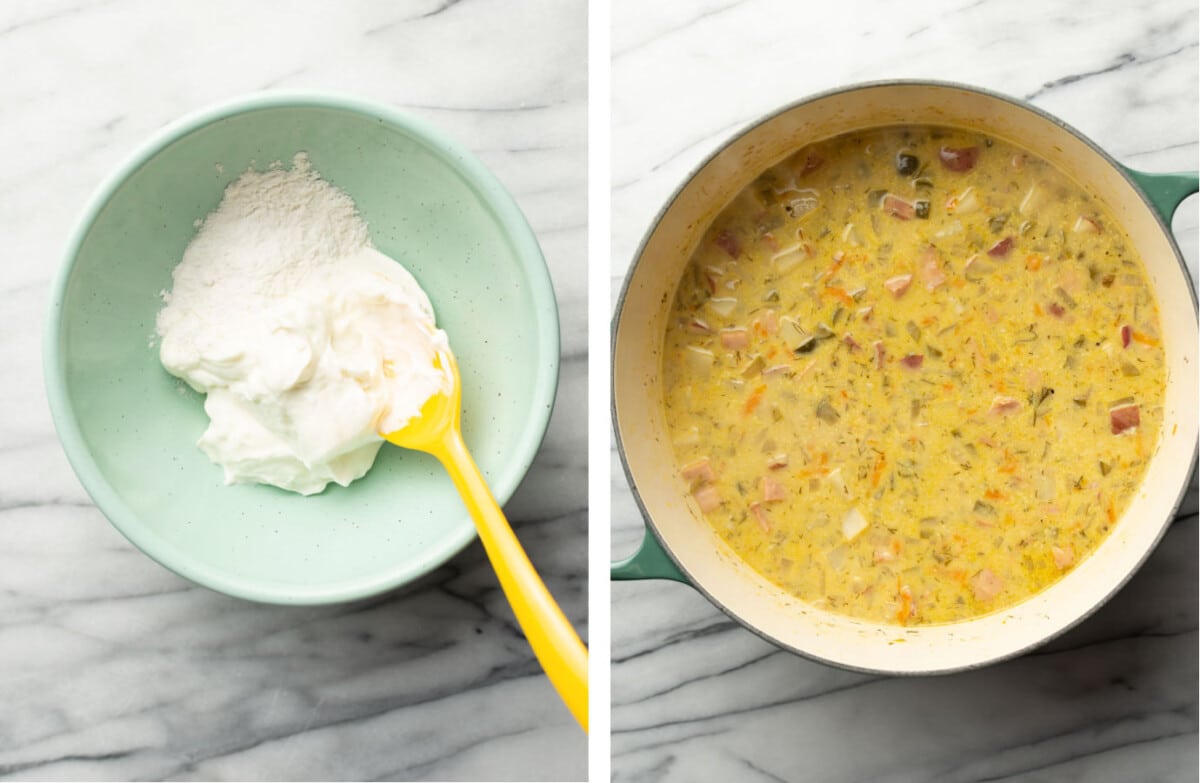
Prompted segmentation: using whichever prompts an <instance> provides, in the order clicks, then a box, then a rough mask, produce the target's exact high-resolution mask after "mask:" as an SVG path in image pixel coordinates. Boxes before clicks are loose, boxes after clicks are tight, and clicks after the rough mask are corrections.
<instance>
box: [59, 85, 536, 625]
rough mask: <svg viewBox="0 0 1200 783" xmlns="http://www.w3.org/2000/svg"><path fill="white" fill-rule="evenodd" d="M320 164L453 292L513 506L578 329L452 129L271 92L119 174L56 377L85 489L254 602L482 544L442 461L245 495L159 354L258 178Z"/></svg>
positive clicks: (163, 555)
mask: <svg viewBox="0 0 1200 783" xmlns="http://www.w3.org/2000/svg"><path fill="white" fill-rule="evenodd" d="M300 151H304V152H307V153H308V155H309V158H310V159H311V162H312V165H313V167H314V168H315V169H316V171H317V172H319V173H320V175H321V176H322V177H323V178H325V179H326V180H328V181H329V182H331V183H333V184H334V185H336V186H337V187H339V188H341V189H343V190H345V191H346V192H347V193H348V194H349V195H350V196H351V197H352V198H353V199H354V201H355V203H356V204H357V206H358V209H359V211H360V213H361V215H362V217H363V218H364V219H365V220H366V222H367V224H368V226H369V230H370V236H371V240H372V241H373V243H374V244H375V246H376V247H377V248H379V250H381V251H382V252H383V253H385V254H387V255H390V256H392V257H393V258H396V259H397V260H399V261H400V262H401V263H403V264H404V265H405V266H406V267H407V268H408V269H409V271H411V272H412V273H413V275H414V276H415V277H416V278H417V280H418V282H420V284H421V285H422V287H424V288H425V290H426V291H427V292H428V294H429V296H430V299H431V300H432V301H433V305H434V309H435V311H436V314H437V320H438V324H439V325H440V326H441V327H442V328H443V329H445V331H446V332H447V334H448V335H449V338H450V344H451V346H452V348H453V349H454V351H455V354H456V355H457V357H458V363H459V366H460V368H461V372H462V382H463V429H464V433H465V437H466V441H467V444H468V446H469V447H470V449H471V451H472V452H473V454H474V456H475V458H476V460H477V462H478V463H479V466H480V468H481V469H482V470H483V472H484V474H485V476H486V477H487V479H488V481H489V483H490V484H491V487H492V490H493V492H494V494H495V495H496V498H497V500H499V501H500V502H501V503H503V502H505V501H506V500H507V499H508V498H509V497H510V496H511V495H512V493H513V491H514V490H515V489H516V487H517V485H518V483H519V482H520V481H521V479H522V477H523V476H524V475H525V473H526V471H527V470H528V468H529V465H530V463H531V462H532V460H533V457H534V454H535V453H536V451H537V449H538V447H539V445H540V443H541V440H542V437H543V435H544V433H545V430H546V426H547V424H548V422H549V418H550V412H551V408H552V406H553V402H554V395H555V390H556V386H557V382H558V359H559V332H558V316H557V310H556V305H555V300H554V293H553V289H552V287H551V283H550V277H549V274H548V272H547V269H546V265H545V262H544V260H543V258H542V254H541V250H540V249H539V247H538V243H537V240H536V238H535V237H534V235H533V232H532V231H531V230H530V227H529V225H528V223H527V222H526V220H525V218H524V217H523V216H522V214H521V212H520V210H519V208H518V207H517V205H516V203H515V202H514V201H513V199H512V197H511V196H510V195H509V194H508V193H507V192H506V191H505V190H504V188H503V186H502V185H501V184H500V183H499V181H497V179H496V178H495V177H494V176H493V175H492V174H491V173H490V172H489V171H488V170H487V169H486V168H484V166H483V165H482V164H481V163H480V162H479V161H478V160H477V159H476V158H475V157H474V156H472V155H471V154H470V153H468V152H467V151H466V150H465V149H463V148H462V147H460V146H459V145H458V144H456V143H454V142H453V141H452V140H450V139H449V138H447V137H446V135H445V134H443V133H442V132H441V131H439V130H437V129H435V128H433V127H431V126H429V125H427V124H426V123H424V122H421V121H418V120H416V119H414V118H412V117H408V116H406V115H404V114H402V113H401V112H398V111H396V110H394V109H392V108H390V107H387V106H383V105H377V104H372V103H368V102H365V101H360V100H354V99H350V98H345V97H338V96H331V95H314V94H308V93H305V94H295V93H287V94H268V95H257V96H250V97H247V98H242V99H238V100H234V101H232V102H230V103H225V104H223V105H220V106H216V107H213V108H210V109H207V110H204V111H201V112H198V113H196V114H193V115H191V116H188V117H185V118H183V119H181V120H179V121H178V122H175V123H173V124H172V125H170V126H169V127H167V128H165V129H164V130H163V131H161V132H160V133H158V134H157V135H155V136H154V138H152V139H151V140H150V141H148V142H147V143H146V144H145V145H143V146H142V147H141V148H140V149H139V150H138V151H137V152H136V153H134V154H133V155H132V157H130V158H129V159H128V160H127V161H126V162H125V163H124V164H123V165H121V166H120V168H119V169H117V171H116V172H115V173H114V174H113V175H112V176H111V177H109V178H108V180H107V181H106V182H104V184H103V185H102V186H101V187H100V189H99V191H98V192H97V193H96V195H95V196H94V197H93V199H92V200H91V203H90V204H89V205H88V206H87V208H86V209H85V210H84V213H83V215H82V217H81V218H80V220H79V223H78V226H77V227H76V229H75V231H74V233H73V235H72V236H71V238H70V240H69V242H68V244H67V249H66V255H65V258H64V259H63V263H62V268H61V269H60V271H59V274H58V277H57V279H56V281H55V282H54V285H53V291H52V299H51V303H50V308H49V313H48V315H47V327H46V330H45V346H44V348H45V357H44V358H45V375H46V386H47V393H48V396H49V401H50V408H51V412H52V414H53V417H54V422H55V426H56V427H57V429H58V433H59V437H60V439H61V440H62V443H63V447H64V448H65V450H66V453H67V456H68V458H69V459H70V462H71V465H72V466H73V467H74V469H75V472H76V473H77V474H78V476H79V479H80V481H81V482H82V483H83V485H84V487H85V488H86V489H87V491H88V493H89V494H90V495H91V496H92V498H93V499H94V500H95V502H96V505H97V506H98V507H99V508H100V509H101V510H102V511H103V512H104V514H105V515H106V516H107V517H108V519H109V520H110V521H111V522H112V524H113V525H114V526H116V528H117V529H118V530H119V531H120V532H121V533H122V534H124V535H125V537H126V538H128V539H129V540H130V541H132V542H133V543H134V544H136V545H137V546H138V547H139V548H140V549H141V550H142V551H144V552H145V553H146V554H148V555H150V556H151V557H153V558H154V559H155V560H157V561H158V562H159V563H161V564H162V565H164V566H166V567H167V568H169V569H171V570H172V571H174V572H176V573H177V574H179V575H181V576H184V577H187V578H188V579H191V580H193V581H195V582H198V583H200V584H202V585H205V586H207V587H210V588H212V589H214V590H219V591H222V592H225V593H228V594H230V595H234V596H239V597H242V598H247V599H252V600H257V601H265V602H273V603H287V604H317V603H328V602H336V601H347V600H351V599H357V598H363V597H366V596H370V595H373V594H377V593H380V592H382V591H385V590H388V589H391V588H394V587H397V586H399V585H402V584H404V583H406V582H409V581H410V580H412V579H415V578H416V577H418V576H420V575H422V574H424V573H426V572H428V571H430V570H431V569H433V568H435V567H437V566H438V565H440V564H441V563H444V562H445V561H446V560H448V559H449V558H450V557H452V556H453V555H454V554H455V553H457V552H458V551H459V550H461V549H462V548H463V547H464V546H465V545H466V544H467V543H468V542H470V541H471V540H472V539H473V538H474V536H475V529H474V526H473V525H472V523H471V521H470V519H469V518H468V516H467V514H466V511H465V509H464V507H463V505H462V502H461V500H460V499H459V497H458V495H457V494H456V492H455V490H454V487H453V485H452V484H451V482H450V480H449V478H447V476H446V475H445V472H444V471H443V470H442V469H441V468H440V466H439V465H438V464H437V463H436V462H435V460H434V459H433V458H432V457H428V456H426V455H424V454H418V453H414V452H406V451H403V450H401V449H399V448H396V447H392V446H387V445H385V446H384V448H383V449H382V450H381V451H380V453H379V457H378V459H377V460H376V462H375V466H374V467H373V468H372V469H371V470H370V472H369V473H368V474H367V475H366V476H365V477H364V478H362V479H360V480H358V481H356V482H354V483H353V484H351V485H350V486H349V487H339V486H336V485H332V486H330V487H329V488H328V489H326V490H325V492H323V493H322V494H319V495H314V496H310V497H302V496H300V495H296V494H293V493H290V492H285V491H283V490H279V489H275V488H273V487H268V486H261V485H237V486H226V485H225V484H224V483H223V474H222V471H221V468H219V467H218V466H216V465H214V464H212V463H211V462H209V460H208V459H207V458H206V457H205V456H204V454H202V453H201V452H200V450H199V449H198V448H197V447H196V441H197V439H198V438H199V437H200V434H201V433H202V432H203V430H204V429H205V427H206V426H207V421H208V420H207V417H206V416H205V414H204V410H203V399H202V397H201V396H200V395H198V394H196V393H194V392H192V391H191V390H189V389H188V388H187V387H186V385H185V384H183V382H182V381H179V380H177V379H176V378H174V377H172V376H170V375H168V374H167V372H166V371H165V370H163V368H162V366H161V365H160V364H159V361H158V353H157V350H156V348H155V347H153V343H154V339H153V338H154V322H155V316H156V314H157V312H158V310H159V309H160V308H161V307H162V299H161V298H160V292H161V291H163V290H164V289H169V288H170V287H171V270H172V268H173V267H174V266H175V265H176V264H177V263H178V262H179V260H180V258H181V257H182V254H183V250H184V248H185V247H186V246H187V244H188V242H189V241H190V240H191V239H192V237H193V236H194V235H195V233H196V225H195V221H196V220H197V219H199V218H203V217H204V216H205V215H206V214H207V213H209V212H210V211H212V210H213V209H214V208H215V207H216V206H217V204H218V203H219V201H220V199H221V196H222V193H223V191H224V189H225V187H226V186H227V185H228V184H229V183H230V182H232V181H233V180H234V179H236V178H237V177H238V176H240V175H241V174H242V173H243V172H244V171H246V170H247V169H248V168H249V167H251V166H253V167H256V168H259V169H261V168H264V167H266V166H267V165H269V164H270V163H272V162H273V161H283V162H285V163H289V162H290V161H291V159H292V157H293V156H294V155H295V154H296V153H297V152H300Z"/></svg>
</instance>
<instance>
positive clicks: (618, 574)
mask: <svg viewBox="0 0 1200 783" xmlns="http://www.w3.org/2000/svg"><path fill="white" fill-rule="evenodd" d="M610 569H611V570H610V572H609V575H610V576H611V577H612V578H613V579H615V580H618V581H625V580H628V579H671V580H674V581H676V582H682V583H683V584H685V585H686V584H691V582H689V581H688V579H687V577H686V576H684V575H683V572H682V571H680V570H679V567H678V566H676V565H675V562H674V561H673V560H671V558H670V557H668V556H667V553H666V552H665V551H664V550H663V548H662V544H660V543H659V541H658V538H657V537H656V536H655V535H654V533H653V532H651V530H650V528H649V527H647V528H646V533H645V536H644V537H643V538H642V545H641V546H640V547H638V551H637V552H635V553H634V554H633V556H632V557H627V558H625V559H624V560H618V561H617V562H615V563H613V564H612V565H611V566H610Z"/></svg>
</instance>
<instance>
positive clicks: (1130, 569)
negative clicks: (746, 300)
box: [613, 82, 1197, 674]
mask: <svg viewBox="0 0 1200 783" xmlns="http://www.w3.org/2000/svg"><path fill="white" fill-rule="evenodd" d="M897 124H940V125H952V126H957V127H962V128H968V129H975V130H981V131H984V132H986V133H989V134H992V135H995V136H998V137H1000V138H1004V139H1006V140H1008V141H1010V142H1013V143H1015V144H1017V145H1018V146H1021V147H1024V148H1026V149H1029V150H1031V151H1033V152H1034V153H1035V154H1037V155H1040V156H1041V157H1043V158H1045V159H1047V160H1049V161H1050V162H1051V163H1053V164H1055V165H1056V166H1058V167H1059V168H1060V169H1062V170H1064V171H1066V172H1067V173H1069V174H1071V175H1072V176H1073V177H1074V178H1075V179H1076V181H1077V182H1079V183H1080V184H1081V185H1082V186H1083V187H1085V188H1087V189H1088V190H1089V191H1091V192H1092V193H1094V194H1095V195H1096V196H1097V197H1098V198H1099V199H1100V200H1101V201H1103V202H1104V203H1105V204H1106V205H1107V206H1108V208H1109V210H1110V211H1111V213H1112V214H1113V215H1114V216H1115V218H1116V219H1117V220H1119V221H1120V223H1121V224H1122V225H1123V227H1124V228H1125V230H1126V232H1127V233H1128V234H1129V237H1130V239H1131V240H1132V241H1133V242H1134V243H1135V244H1136V246H1137V247H1138V249H1139V251H1140V255H1141V257H1142V259H1143V260H1144V261H1145V263H1146V266H1147V270H1148V272H1149V277H1150V280H1151V283H1152V284H1153V286H1154V288H1155V291H1156V294H1157V296H1158V299H1159V305H1160V312H1161V317H1162V327H1163V332H1164V348H1165V351H1166V359H1167V375H1168V383H1167V389H1166V399H1165V404H1164V424H1163V432H1162V436H1161V439H1160V443H1159V447H1158V449H1157V451H1156V452H1155V454H1154V456H1153V458H1152V459H1151V462H1150V465H1149V468H1148V470H1147V475H1146V478H1145V480H1144V482H1143V484H1142V486H1141V488H1140V489H1139V491H1138V492H1137V494H1136V495H1135V496H1134V497H1133V499H1132V501H1131V503H1130V505H1129V507H1128V508H1127V509H1126V511H1125V513H1124V514H1123V515H1122V516H1121V518H1120V519H1119V520H1118V521H1117V524H1116V526H1115V527H1114V528H1113V531H1112V532H1111V533H1110V534H1109V536H1108V538H1106V539H1105V540H1104V542H1103V543H1102V544H1101V545H1100V546H1099V547H1098V549H1097V550H1096V551H1095V552H1094V553H1093V554H1092V555H1090V556H1089V557H1088V558H1087V559H1085V560H1084V561H1082V562H1081V563H1080V564H1079V565H1078V566H1077V567H1076V568H1074V569H1072V570H1071V571H1070V572H1069V573H1068V574H1067V575H1066V576H1065V577H1064V578H1063V579H1061V580H1060V581H1058V582H1057V583H1055V584H1054V585H1052V586H1050V587H1049V588H1047V589H1046V590H1044V591H1042V592H1040V593H1038V594H1037V595H1035V596H1033V597H1031V598H1029V599H1028V600H1026V601H1023V602H1021V603H1019V604H1017V605H1015V606H1013V607H1010V608H1008V609H1005V610H1003V611H999V612H995V613H992V614H989V615H985V616H982V617H979V618H976V619H973V620H969V621H965V622H958V623H950V624H946V625H934V626H922V627H913V628H905V627H900V626H895V625H881V624H875V623H870V622H866V621H863V620H858V619H855V618H851V617H848V616H845V615H839V614H834V613H832V612H828V611H824V610H820V609H818V608H816V607H814V606H811V605H809V604H806V603H804V602H802V601H800V600H799V599H797V598H795V597H794V596H792V595H790V594H789V593H787V592H786V591H784V590H783V589H782V588H780V587H779V586H777V585H775V584H773V583H771V582H769V581H767V580H766V579H764V578H763V577H762V576H760V575H759V574H758V573H756V572H755V571H753V570H752V569H750V568H749V567H748V566H747V565H746V564H745V562H744V561H742V560H741V559H740V558H738V557H737V556H736V555H735V554H734V553H733V552H732V551H731V550H730V549H729V547H728V546H727V545H725V543H724V542H723V541H722V540H721V539H720V538H719V537H718V536H717V534H716V533H715V532H714V531H713V529H712V528H711V527H710V526H709V525H708V524H707V523H706V522H705V521H704V518H703V517H702V515H701V513H700V511H699V509H698V508H697V507H696V504H695V501H694V500H693V499H692V498H691V495H690V493H689V492H688V487H687V484H686V482H684V481H683V479H682V477H681V476H680V475H679V470H678V468H677V467H676V463H675V459H674V455H673V454H672V453H671V446H670V443H671V439H670V437H669V436H668V434H667V431H666V422H665V416H664V411H663V389H662V373H661V363H662V354H661V351H662V346H663V335H664V332H665V328H666V320H667V316H668V313H669V310H670V307H671V302H672V301H673V300H674V294H675V289H676V287H677V285H678V282H679V278H680V276H681V274H682V272H683V270H684V267H685V265H686V264H687V262H688V259H689V258H690V257H691V254H692V251H693V250H694V249H695V247H696V244H697V243H698V242H699V241H700V238H701V236H702V235H703V232H704V231H705V230H706V229H707V227H708V226H709V224H710V223H711V222H712V220H713V218H714V217H715V216H716V215H717V214H718V213H719V212H720V211H721V210H722V209H723V208H724V207H725V205H726V204H728V203H729V201H730V200H731V199H732V198H733V197H734V196H735V195H736V194H737V193H739V192H740V191H741V190H742V189H743V188H744V187H745V186H746V185H748V184H749V183H750V182H751V181H753V180H754V179H755V178H756V177H757V176H758V175H759V174H760V173H762V172H763V171H765V170H766V169H767V168H768V167H770V166H771V165H773V164H775V163H777V162H778V161H780V160H782V159H783V158H784V157H786V156H787V155H789V154H790V153H792V152H794V151H795V150H797V149H799V148H801V147H803V146H804V145H806V144H808V143H811V142H814V141H818V140H821V139H826V138H829V137H831V136H836V135H838V134H842V133H848V132H851V131H855V130H862V129H865V128H874V127H880V126H885V125H897ZM1196 184H1197V179H1196V175H1195V174H1189V175H1171V174H1169V175H1149V174H1144V173H1140V172H1133V171H1130V170H1128V169H1126V168H1124V167H1122V166H1121V165H1120V164H1119V163H1117V162H1116V161H1115V160H1113V159H1112V158H1111V157H1109V156H1108V155H1107V154H1105V153H1104V152H1103V151H1102V150H1101V149H1100V148H1099V147H1098V146H1096V145H1095V144H1094V143H1093V142H1091V141H1089V140H1088V139H1087V138H1086V137H1084V136H1083V135H1082V134H1081V133H1079V132H1078V131H1076V130H1074V129H1072V128H1070V127H1068V126H1067V125H1066V124H1064V123H1063V122H1061V121H1060V120H1057V119H1056V118H1054V117H1051V116H1049V115H1047V114H1045V113H1044V112H1042V111H1040V110H1038V109H1036V108H1034V107H1032V106H1030V105H1029V104H1027V103H1024V102H1022V101H1018V100H1014V99H1011V98H1006V97H1004V96H1001V95H996V94H993V93H988V92H986V91H983V90H979V89H975V88H970V87H966V86H963V85H956V84H946V83H938V82H886V83H877V84H867V85H860V86H856V87H850V88H846V89H842V90H837V91H834V92H831V93H826V94H823V95H818V96H815V97H813V98H810V99H806V100H803V101H800V102H799V103H795V104H792V105H790V106H786V107H784V108H782V109H780V110H779V111H778V112H776V113H774V114H772V115H770V116H768V117H765V118H763V119H762V120H761V121H759V122H757V123H755V124H754V125H753V126H752V127H750V128H748V129H746V130H744V131H742V132H740V133H738V134H737V135H736V136H735V137H734V138H733V139H731V140H730V141H729V142H728V143H727V144H725V145H724V146H723V147H722V148H721V149H720V150H718V151H717V152H716V153H715V154H713V155H712V157H710V158H709V159H708V160H707V161H705V162H704V163H703V164H701V166H700V167H699V168H698V169H697V170H696V171H695V172H694V173H693V174H692V175H691V176H690V177H689V178H688V179H687V181H685V182H684V184H683V185H682V186H681V187H680V188H679V190H678V191H677V192H676V193H675V195H674V196H673V197H672V198H671V200H670V201H669V202H668V204H667V206H666V207H665V208H664V209H663V211H662V212H661V213H660V214H659V216H658V218H657V219H656V221H655V222H654V224H653V226H652V227H651V229H650V231H649V233H648V234H647V235H646V238H645V239H644V240H643V243H642V246H641V248H640V249H639V251H638V254H637V257H636V259H635V261H634V264H633V266H632V267H631V269H630V272H629V275H628V277H627V278H626V280H625V287H624V289H623V291H622V293H621V298H620V301H619V303H618V306H617V314H616V317H615V320H614V324H613V417H614V422H615V428H616V433H617V440H618V446H619V449H620V452H621V458H622V460H623V463H624V465H625V470H626V475H627V477H628V479H629V483H630V487H631V488H632V489H633V492H634V496H635V499H636V500H637V502H638V504H639V506H640V508H641V510H642V513H643V515H644V516H645V519H646V522H647V535H646V538H645V541H644V543H643V546H642V548H641V550H640V551H639V552H638V553H637V554H636V555H635V556H633V557H631V558H629V559H628V560H626V561H623V562H621V563H617V564H615V565H614V568H613V576H614V578H618V579H636V578H647V577H657V578H667V579H675V580H678V581H683V582H687V583H689V584H691V585H693V586H695V587H696V588H697V589H698V590H700V591H701V592H703V593H704V594H705V595H706V596H707V597H708V598H709V599H710V600H711V601H712V602H713V603H715V604H716V605H717V606H719V607H721V608H722V609H723V610H725V611H726V612H727V613H729V615H730V616H731V617H733V618H734V619H736V620H738V621H739V622H741V623H742V624H744V625H745V626H746V627H747V628H749V629H751V630H752V631H754V632H756V633H758V634H760V635H762V636H763V637H764V638H766V639H768V640H770V641H772V642H774V643H776V644H778V645H780V646H782V647H784V648H787V649H789V650H792V651H794V652H797V653H800V654H803V655H806V656H809V657H812V658H815V659H818V660H821V661H825V662H828V663H832V664H835V665H838V666H842V667H845V668H850V669H856V670H862V671H871V672H881V673H888V674H934V673H942V672H950V671H957V670H962V669H969V668H974V667H978V666H981V665H983V664H986V663H991V662H994V661H998V660H1002V659H1004V658H1008V657H1011V656H1014V655H1017V654H1019V653H1021V652H1023V651H1025V650H1028V649H1030V648H1032V647H1035V646H1037V645H1039V644H1042V643H1043V642H1045V641H1046V640H1048V639H1050V638H1052V637H1054V636H1055V635H1057V634H1059V633H1062V632H1063V631H1064V630H1066V629H1067V628H1070V627H1071V626H1072V625H1074V624H1075V623H1077V622H1079V621H1080V620H1081V619H1083V618H1084V617H1086V616H1087V615H1089V614H1090V613H1092V612H1093V611H1095V610H1096V608H1098V607H1099V606H1100V605H1101V604H1103V603H1104V602H1105V601H1106V600H1108V598H1109V597H1111V596H1112V595H1113V593H1115V592H1116V591H1117V590H1118V589H1119V588H1120V587H1121V585H1123V584H1124V583H1125V582H1126V581H1127V580H1128V579H1129V577H1130V576H1131V575H1132V574H1133V573H1134V571H1136V570H1137V568H1138V567H1139V566H1140V565H1141V564H1142V563H1143V562H1144V561H1145V559H1146V557H1147V556H1148V555H1149V553H1150V552H1151V550H1152V549H1153V548H1154V546H1155V544H1157V542H1158V541H1159V539H1160V538H1161V537H1162V535H1163V533H1164V531H1165V530H1166V528H1167V526H1168V525H1169V524H1170V522H1171V520H1172V517H1173V512H1174V510H1175V508H1176V507H1177V505H1178V503H1179V500H1180V498H1181V496H1182V494H1183V492H1184V491H1185V489H1186V487H1187V482H1188V477H1189V475H1190V474H1191V471H1192V467H1193V465H1194V463H1195V460H1196V440H1197V406H1196V401H1197V375H1196V367H1197V322H1196V298H1195V293H1194V291H1193V289H1192V285H1191V281H1190V278H1189V277H1188V275H1187V271H1186V268H1185V266H1184V263H1183V259H1182V258H1181V256H1180V254H1179V248H1178V247H1176V245H1175V242H1174V240H1173V239H1172V237H1171V234H1170V231H1169V229H1168V224H1167V223H1164V220H1166V221H1168V222H1169V221H1170V215H1171V212H1172V211H1173V210H1174V208H1175V206H1176V205H1177V204H1178V203H1179V202H1180V201H1181V200H1182V199H1183V198H1184V197H1185V196H1186V195H1187V194H1189V193H1194V192H1195V191H1196Z"/></svg>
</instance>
